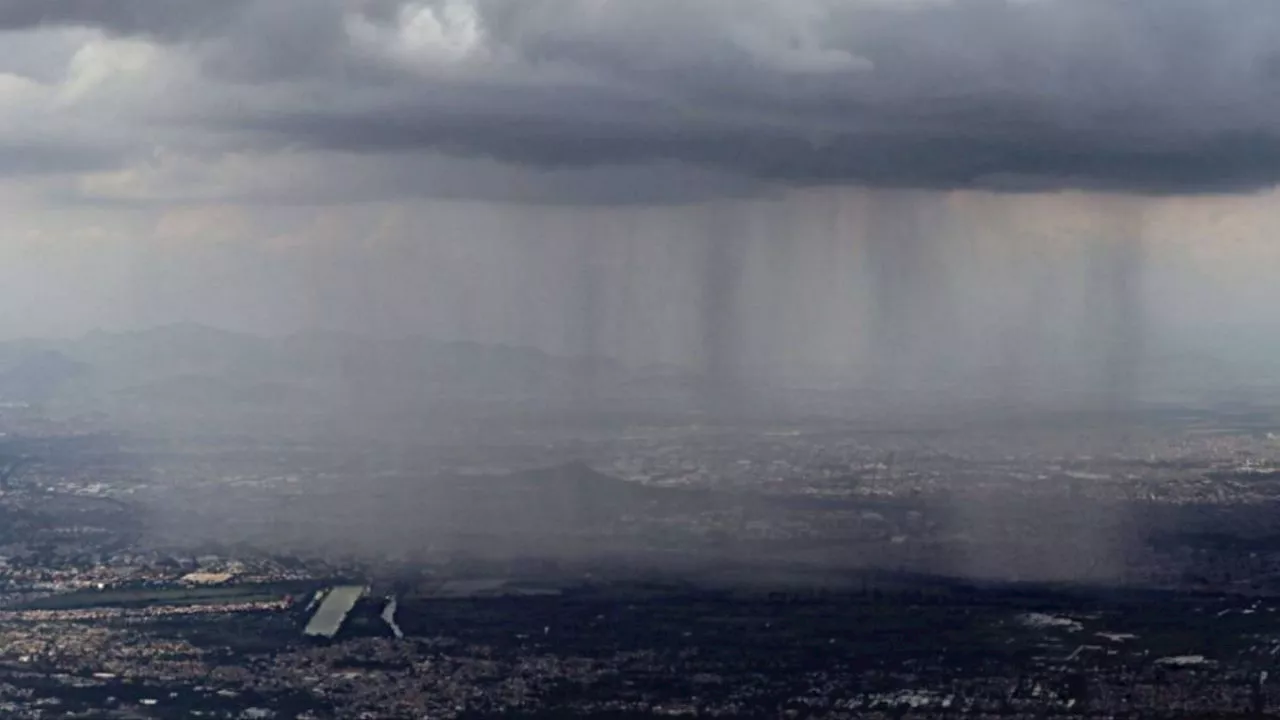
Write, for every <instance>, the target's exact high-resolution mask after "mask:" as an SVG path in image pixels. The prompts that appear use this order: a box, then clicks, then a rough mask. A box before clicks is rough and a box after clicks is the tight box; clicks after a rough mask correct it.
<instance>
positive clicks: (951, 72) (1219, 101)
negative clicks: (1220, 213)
mask: <svg viewBox="0 0 1280 720" xmlns="http://www.w3.org/2000/svg"><path fill="white" fill-rule="evenodd" d="M51 25H80V26H96V27H100V28H102V29H104V30H106V31H108V32H111V33H115V34H121V35H135V36H144V37H149V38H152V39H158V40H160V41H164V42H166V43H168V44H169V48H170V51H172V52H176V53H187V54H189V55H190V57H192V58H194V59H196V60H197V65H198V66H199V67H200V68H201V69H202V72H203V75H202V76H201V78H200V79H199V82H200V83H203V85H200V84H197V85H195V86H186V87H182V88H181V89H176V88H173V87H172V86H171V87H170V90H168V91H166V97H165V99H166V100H167V102H165V103H164V104H163V105H164V110H163V113H162V114H164V115H165V116H166V117H172V116H173V115H175V114H182V113H183V112H185V113H186V114H187V118H186V119H187V120H188V126H187V128H188V130H191V131H192V132H193V133H195V134H201V133H203V136H202V137H195V136H194V134H193V135H191V136H190V140H191V142H192V143H197V142H206V141H207V139H208V138H209V137H215V136H216V137H226V136H229V135H237V134H238V137H239V138H240V139H241V142H243V143H247V146H248V147H251V148H253V151H255V152H274V151H278V150H289V151H294V150H296V149H299V148H305V149H312V150H320V151H338V152H357V153H362V154H368V155H370V156H375V157H377V156H384V155H388V154H392V153H396V154H402V153H405V152H411V153H412V152H415V151H421V152H422V153H423V154H424V157H425V156H426V154H432V155H438V154H445V155H452V156H455V157H465V158H477V159H494V160H498V161H501V162H504V163H509V164H516V165H522V166H527V167H532V168H546V169H555V170H563V169H572V168H599V167H614V166H619V165H628V164H635V165H651V164H653V163H664V162H672V163H677V164H683V165H699V166H703V167H705V168H708V169H710V170H712V171H714V172H719V173H725V172H727V173H733V174H737V175H740V176H743V177H745V178H749V179H751V180H755V181H764V182H778V183H787V184H843V183H848V184H867V185H875V186H887V187H921V188H955V187H981V188H989V189H998V190H1004V191H1022V190H1042V189H1049V188H1058V187H1084V188H1090V189H1116V190H1136V191H1142V192H1231V191H1239V190H1249V189H1254V188H1259V187H1264V186H1268V185H1271V184H1274V183H1275V182H1276V181H1277V180H1278V179H1280V43H1277V42H1276V41H1275V38H1277V37H1280V3H1276V2H1273V1H1271V0H1224V1H1223V2H1214V3H1210V2H1204V1H1203V0H950V1H948V0H785V1H784V0H643V1H642V0H419V1H417V2H410V1H408V0H404V1H397V0H229V1H226V0H224V1H218V2H215V1H214V0H199V1H196V0H115V1H113V2H95V1H92V0H53V1H49V2H45V1H43V0H11V1H10V2H7V3H0V28H31V27H36V26H51ZM195 40H198V42H195ZM186 41H191V42H186ZM159 106H160V105H159V103H158V104H157V107H159ZM151 111H152V115H155V113H156V108H151ZM192 119H194V120H195V121H196V123H195V126H194V128H193V127H192V126H191V125H190V122H189V121H190V120H192ZM209 131H216V133H210V132H209ZM206 144H207V143H206ZM243 147H246V145H239V146H237V149H242V148H243Z"/></svg>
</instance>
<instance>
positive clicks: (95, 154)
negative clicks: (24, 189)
mask: <svg viewBox="0 0 1280 720" xmlns="http://www.w3.org/2000/svg"><path fill="white" fill-rule="evenodd" d="M122 157H123V155H122V153H121V152H119V151H118V150H117V149H112V148H107V147H99V146H93V145H76V144H70V143H66V142H57V143H54V142H47V141H43V142H32V141H28V140H24V141H22V142H6V141H4V140H0V177H13V176H22V175H56V174H61V173H73V172H92V171H95V170H108V169H111V168H113V167H116V166H117V165H118V164H119V163H120V161H121V158H122Z"/></svg>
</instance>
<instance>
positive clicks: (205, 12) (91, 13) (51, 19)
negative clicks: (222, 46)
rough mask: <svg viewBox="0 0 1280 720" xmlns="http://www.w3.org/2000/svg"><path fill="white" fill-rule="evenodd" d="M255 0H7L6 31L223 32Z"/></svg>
mask: <svg viewBox="0 0 1280 720" xmlns="http://www.w3.org/2000/svg"><path fill="white" fill-rule="evenodd" d="M250 2H251V0H4V2H3V3H0V30H26V29H30V28H37V27H59V26H81V27H92V28H99V29H102V30H105V31H107V32H110V33H114V34H119V35H139V36H150V37H158V38H165V39H182V38H193V37H199V36H203V35H214V34H218V33H220V32H221V31H222V30H223V29H224V28H225V26H226V24H227V23H228V22H230V21H231V20H232V19H233V18H234V17H235V16H236V15H237V14H238V13H240V12H242V11H244V10H245V8H246V7H248V6H249V5H250Z"/></svg>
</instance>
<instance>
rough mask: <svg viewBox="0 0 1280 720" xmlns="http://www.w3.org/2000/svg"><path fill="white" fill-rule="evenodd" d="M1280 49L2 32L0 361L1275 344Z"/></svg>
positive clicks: (404, 10)
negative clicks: (322, 338) (504, 349)
mask: <svg viewBox="0 0 1280 720" xmlns="http://www.w3.org/2000/svg"><path fill="white" fill-rule="evenodd" d="M1277 37H1280V4H1277V3H1275V2H1274V1H1273V0H1223V1H1222V2H1205V1H1204V0H968V1H966V0H950V1H948V0H435V1H417V2H408V1H404V2H398V1H396V0H216V1H215V0H113V1H112V2H99V1H96V0H7V1H6V2H3V3H0V47H3V48H4V50H3V52H0V209H2V210H3V212H4V216H5V218H6V223H5V224H4V228H3V230H2V231H0V232H3V238H4V239H3V241H2V242H0V281H2V284H0V301H3V302H4V304H5V306H6V307H8V308H9V309H10V311H9V312H6V313H2V314H0V336H12V335H18V334H36V335H48V334H66V333H77V332H81V331H83V330H86V329H88V328H91V327H96V326H104V327H130V326H141V325H151V324H156V323H162V322H169V321H174V320H198V321H203V322H210V323H214V324H219V325H224V326H230V327H238V328H244V329H253V330H259V331H264V332H279V331H289V330H294V329H298V328H302V327H309V326H317V325H320V326H325V325H327V326H339V327H352V328H359V329H372V330H377V331H386V332H431V333H435V334H438V335H442V336H446V337H470V338H476V339H496V340H505V341H511V342H526V343H531V344H538V345H542V346H544V347H547V348H549V349H555V350H565V351H575V352H577V351H599V352H607V353H611V354H621V355H628V356H634V357H637V358H644V359H666V360H688V359H690V358H697V357H701V359H702V360H704V361H708V358H707V357H706V356H707V355H708V353H711V350H709V349H708V348H707V347H706V345H707V335H708V333H712V331H711V330H709V328H712V329H714V328H718V327H720V326H721V325H726V326H727V325H730V324H732V325H734V326H735V328H734V329H729V330H724V331H720V330H716V331H715V332H714V333H712V334H715V335H716V337H717V338H721V339H717V340H715V342H714V343H712V344H716V343H724V344H726V345H725V347H724V348H721V350H726V349H728V350H729V351H731V352H733V353H738V352H742V353H747V351H748V350H750V351H751V352H754V353H755V355H753V357H756V358H768V359H769V360H770V361H774V360H779V359H780V358H781V359H790V360H798V359H803V360H804V361H805V362H818V363H821V362H824V361H827V360H829V359H831V358H842V360H841V361H842V362H843V361H844V360H847V359H848V358H851V357H855V356H857V355H858V353H859V352H865V346H866V345H867V344H868V342H869V340H868V338H869V337H870V338H871V341H874V342H887V343H891V344H892V343H894V342H899V341H901V342H905V343H908V344H910V343H911V342H916V341H913V340H910V338H907V339H903V338H898V339H897V340H895V339H894V337H896V336H895V335H894V333H893V332H888V331H883V330H882V331H876V330H875V329H874V328H876V327H879V326H880V325H883V326H885V327H888V326H903V327H907V328H909V331H908V332H907V333H906V334H907V335H909V336H912V337H915V338H917V340H918V339H919V337H922V336H928V335H929V334H931V333H944V332H949V333H952V334H965V335H966V337H970V338H979V337H980V338H983V340H982V341H981V342H979V343H974V345H975V346H980V347H981V349H982V350H981V352H982V353H989V351H990V348H991V347H992V346H993V345H992V343H993V342H995V341H994V340H993V339H994V338H997V337H1007V338H1010V339H1009V340H1008V346H1009V348H1012V349H1010V350H1009V352H1011V353H1014V354H1017V352H1018V351H1017V348H1021V347H1024V346H1026V345H1027V344H1028V343H1031V340H1029V339H1028V338H1029V337H1030V336H1029V335H1028V334H1027V333H1031V334H1032V335H1034V334H1035V333H1037V332H1041V333H1042V334H1043V333H1044V332H1048V333H1049V334H1054V333H1059V331H1060V330H1061V331H1062V332H1063V333H1066V334H1065V335H1063V337H1067V336H1068V335H1070V336H1072V337H1075V336H1076V335H1079V333H1078V332H1077V330H1079V328H1080V327H1083V325H1082V324H1087V323H1088V322H1089V321H1090V318H1093V320H1095V321H1096V319H1097V317H1099V316H1102V315H1106V316H1108V317H1110V316H1121V315H1133V314H1135V313H1137V314H1139V315H1141V316H1142V318H1143V320H1142V322H1143V323H1147V322H1148V321H1150V322H1152V323H1155V324H1157V325H1160V324H1163V326H1169V325H1171V324H1173V325H1177V324H1179V323H1181V324H1182V325H1185V326H1186V327H1188V328H1190V327H1198V326H1199V325H1201V324H1206V323H1213V322H1219V321H1223V320H1231V321H1233V322H1245V321H1256V320H1266V319H1268V318H1269V315H1270V308H1271V307H1275V303H1276V302H1277V300H1280V293H1273V292H1272V291H1271V290H1270V285H1271V284H1272V283H1271V282H1270V277H1269V275H1270V274H1271V272H1272V270H1271V268H1274V267H1277V264H1276V261H1277V260H1280V258H1278V257H1277V255H1278V254H1280V253H1278V252H1277V245H1276V243H1274V242H1273V236H1274V235H1275V230H1276V222H1275V221H1274V220H1273V215H1274V209H1275V208H1276V207H1277V199H1276V197H1275V193H1274V191H1272V190H1271V187H1272V186H1273V185H1275V183H1276V182H1277V180H1280V44H1277V42H1276V40H1275V38H1277ZM921 236H925V237H926V239H924V240H921V239H919V237H921ZM725 237H728V238H732V241H733V248H732V249H730V250H726V249H725V248H723V247H718V246H717V242H716V240H715V239H716V238H721V239H723V238H725ZM895 237H897V238H899V239H897V240H894V239H893V238H895ZM886 238H889V239H886ZM902 238H907V239H905V240H904V239H902ZM1120 245H1123V246H1125V247H1128V248H1129V249H1128V250H1115V249H1114V247H1118V246H1120ZM1099 248H1113V249H1108V250H1099ZM1117 253H1119V254H1117ZM1126 253H1128V254H1126ZM1124 258H1128V259H1124ZM1104 266H1105V267H1112V268H1114V267H1120V268H1121V269H1120V270H1119V271H1116V272H1119V273H1121V275H1123V276H1116V277H1112V276H1111V275H1108V273H1112V274H1114V273H1113V272H1112V270H1105V267H1104ZM1100 267H1104V269H1102V270H1100V269H1099V268H1100ZM715 268H718V269H716V270H714V272H713V269H715ZM725 268H727V269H725ZM1108 278H1110V279H1108ZM1104 285H1105V286H1106V287H1107V288H1109V289H1106V290H1100V289H1099V288H1100V287H1103V286H1104ZM1139 286H1140V287H1139ZM1125 288H1127V289H1125ZM1126 293H1127V295H1126ZM917 296H918V298H917V299H915V300H912V299H910V298H912V297H917ZM1122 296H1123V297H1122ZM1099 297H1101V298H1103V302H1102V304H1101V306H1097V305H1090V304H1089V303H1090V302H1094V301H1096V300H1097V298H1099ZM921 298H922V299H921ZM1090 298H1093V300H1090ZM1117 304H1121V305H1123V306H1124V307H1123V308H1121V309H1119V310H1117V309H1116V308H1115V307H1113V306H1115V305H1117ZM876 307H880V308H881V309H880V310H879V311H877V310H875V309H874V308H876ZM885 308H888V309H885ZM1090 308H1093V309H1090ZM1099 308H1101V309H1099ZM944 310H945V312H944ZM877 318H879V320H877ZM1130 321H1133V320H1132V318H1131V319H1130V320H1129V321H1125V322H1130ZM877 323H880V325H877ZM738 325H741V326H745V329H743V328H742V327H737V326H738ZM1068 327H1070V328H1074V329H1073V330H1071V332H1069V333H1067V332H1066V331H1065V330H1063V328H1068ZM1010 328H1015V330H1011V329H1010ZM1037 328H1038V329H1037ZM1045 328H1048V330H1045ZM877 332H879V333H880V334H879V335H876V333H877ZM717 333H718V334H717ZM886 333H888V334H886ZM1071 333H1076V335H1071ZM1106 333H1110V334H1111V336H1112V337H1118V336H1120V335H1123V334H1125V333H1129V330H1125V329H1123V328H1119V326H1117V327H1112V328H1111V329H1109V330H1105V331H1104V334H1106ZM1059 334H1061V333H1059ZM723 338H729V339H723ZM1041 340H1044V339H1043V338H1041ZM1041 340H1037V341H1036V342H1037V343H1040V345H1037V347H1041V350H1040V351H1038V352H1044V353H1049V352H1050V351H1049V350H1045V349H1044V348H1049V347H1052V346H1053V345H1052V343H1049V344H1048V345H1045V344H1044V342H1049V341H1047V340H1044V342H1041ZM1058 342H1059V343H1060V344H1061V343H1067V344H1071V343H1073V342H1075V343H1078V342H1082V341H1079V340H1078V338H1077V340H1063V339H1062V338H1059V340H1058ZM917 344H918V342H917ZM730 345H731V346H732V347H729V346H730ZM860 347H861V348H863V350H861V351H860V350H859V348H860ZM913 347H914V346H913ZM899 350H900V351H901V353H903V354H905V355H910V356H912V357H917V356H919V357H923V356H925V355H931V354H935V353H931V352H925V351H924V350H921V349H920V348H919V347H916V348H915V349H914V350H912V349H911V348H909V347H907V346H906V345H903V346H902V347H900V348H899ZM975 352H977V351H976V350H975ZM711 354H714V353H711ZM979 354H981V353H979ZM711 361H713V360H711ZM761 361H763V360H761ZM833 362H834V361H833ZM920 362H925V360H923V359H922V360H920ZM926 364H927V363H926Z"/></svg>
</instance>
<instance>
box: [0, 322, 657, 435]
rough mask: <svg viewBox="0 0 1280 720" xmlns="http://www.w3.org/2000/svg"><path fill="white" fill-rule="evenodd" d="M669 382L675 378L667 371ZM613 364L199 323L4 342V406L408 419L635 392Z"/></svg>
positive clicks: (0, 376)
mask: <svg viewBox="0 0 1280 720" xmlns="http://www.w3.org/2000/svg"><path fill="white" fill-rule="evenodd" d="M667 370H668V372H667V373H666V375H667V378H668V379H670V380H672V382H673V384H678V383H679V382H680V381H679V380H678V379H676V377H677V373H676V371H674V370H671V369H667ZM635 377H637V376H636V375H635V374H634V373H632V372H631V371H629V370H628V369H627V368H625V367H624V366H623V365H621V364H620V363H618V362H616V361H613V360H609V359H606V358H594V357H592V358H581V357H579V358H570V357H558V356H554V355H550V354H548V353H546V352H543V351H542V350H538V349H535V348H528V347H515V346H507V345H489V344H482V343H476V342H448V341H439V340H433V339H430V338H424V337H404V338H394V339H383V338H372V337H365V336H361V335H357V334H355V333H345V332H332V331H316V332H304V333H297V334H294V335H289V336H283V337H261V336H256V335H250V334H246V333H237V332H231V331H227V330H220V329H217V328H212V327H207V326H203V325H197V324H178V325H168V326H163V327H157V328H153V329H148V330H141V331H132V332H120V333H108V332H101V331H95V332H91V333H89V334H87V335H85V336H83V337H80V338H76V339H70V340H16V341H8V342H0V400H4V401H11V402H12V401H23V402H31V403H42V404H48V405H49V406H50V407H55V408H62V409H64V410H66V411H68V412H71V411H86V410H91V411H103V412H107V413H108V414H113V415H119V414H121V413H136V414H143V413H161V414H163V413H184V412H189V413H194V414H199V415H218V414H227V413H236V412H277V413H279V412H292V413H294V414H304V413H306V412H308V411H321V412H328V413H333V412H346V413H360V412H381V411H387V412H402V411H414V410H420V409H423V408H427V407H431V406H433V405H438V404H444V405H449V406H457V405H458V404H465V403H503V404H509V405H522V404H529V403H533V404H535V405H537V404H539V403H564V404H567V403H572V402H574V401H580V400H581V399H582V398H583V397H588V396H593V394H594V393H596V392H600V393H602V394H603V395H605V396H615V397H616V396H617V395H618V394H619V393H623V394H625V393H627V392H631V393H632V395H637V394H641V393H637V392H636V391H634V390H628V387H629V383H630V381H631V380H633V379H634V378H635Z"/></svg>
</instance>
